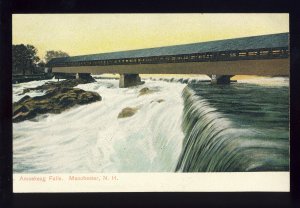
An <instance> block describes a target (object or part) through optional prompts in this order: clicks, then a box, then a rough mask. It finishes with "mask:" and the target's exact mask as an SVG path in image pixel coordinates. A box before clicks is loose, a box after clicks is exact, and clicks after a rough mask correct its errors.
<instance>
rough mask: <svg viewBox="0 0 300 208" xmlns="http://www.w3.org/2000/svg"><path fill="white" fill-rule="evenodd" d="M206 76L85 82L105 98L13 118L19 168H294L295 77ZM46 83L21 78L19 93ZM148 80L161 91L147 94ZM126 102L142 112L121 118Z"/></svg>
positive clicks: (15, 163)
mask: <svg viewBox="0 0 300 208" xmlns="http://www.w3.org/2000/svg"><path fill="white" fill-rule="evenodd" d="M160 79H161V78H160ZM200 79H201V78H190V79H187V78H172V79H168V80H165V78H163V80H164V81H162V80H160V81H159V80H156V81H154V80H155V79H152V78H151V80H149V79H148V80H146V83H145V84H144V85H141V86H136V87H132V88H125V89H120V88H118V80H104V79H101V80H99V81H98V82H95V83H90V84H84V85H79V86H77V87H78V88H81V89H83V90H88V91H95V92H98V93H99V94H100V95H101V97H102V101H100V102H95V103H91V104H88V105H83V106H76V107H74V108H72V109H69V110H67V111H64V112H62V113H61V114H58V115H55V114H46V115H42V116H40V117H37V118H35V119H32V120H28V121H23V122H20V123H14V124H13V171H14V173H87V172H90V173H93V172H111V173H112V172H175V171H177V172H206V171H211V172H217V171H226V172H228V171H274V170H275V171H287V170H289V141H288V138H289V135H288V132H289V130H288V123H289V122H288V120H289V118H288V86H287V85H288V84H287V85H286V83H288V80H284V81H283V83H284V84H283V85H282V84H279V85H278V86H277V83H281V81H282V80H280V79H279V80H276V78H270V79H266V80H258V83H268V82H267V81H268V80H269V81H270V80H271V82H273V81H274V83H275V84H274V83H270V85H271V87H270V86H259V85H255V84H251V83H250V84H249V83H245V84H244V83H238V84H232V85H228V86H213V85H210V84H205V83H202V82H201V83H200V82H199V80H200ZM205 79H207V78H205ZM52 81H53V80H52ZM165 81H167V82H165ZM202 81H203V80H202ZM44 82H45V81H36V82H28V83H21V84H15V85H13V93H14V94H13V100H14V101H17V100H18V99H20V98H21V97H22V96H24V95H19V94H20V93H21V92H22V91H23V89H24V88H25V87H36V86H38V85H41V84H43V83H44ZM171 82H172V83H171ZM180 82H181V83H180ZM186 84H188V86H186ZM144 87H148V88H149V89H151V90H153V93H149V94H146V95H142V96H140V95H139V91H140V90H141V89H142V88H144ZM43 93H44V92H30V93H27V95H30V96H39V95H42V94H43ZM126 107H133V108H136V109H137V112H136V113H135V114H134V115H133V116H131V117H127V118H118V114H119V113H120V112H121V111H122V109H124V108H126Z"/></svg>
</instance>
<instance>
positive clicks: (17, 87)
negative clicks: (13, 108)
mask: <svg viewBox="0 0 300 208" xmlns="http://www.w3.org/2000/svg"><path fill="white" fill-rule="evenodd" d="M60 80H61V81H62V80H64V79H60ZM55 81H57V79H55V78H53V79H45V80H39V81H31V82H24V83H19V84H13V97H12V98H13V102H17V101H19V100H20V99H21V98H22V97H24V95H29V96H30V97H35V96H42V95H44V94H45V92H44V91H37V90H35V91H30V92H28V93H26V94H22V93H23V90H24V89H25V88H34V87H37V86H40V85H43V84H45V83H46V82H55Z"/></svg>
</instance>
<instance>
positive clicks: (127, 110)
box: [118, 107, 138, 118]
mask: <svg viewBox="0 0 300 208" xmlns="http://www.w3.org/2000/svg"><path fill="white" fill-rule="evenodd" d="M137 111H138V108H130V107H127V108H124V109H123V110H122V111H121V112H120V113H119V115H118V118H127V117H131V116H133V115H134V114H135V113H136V112H137Z"/></svg>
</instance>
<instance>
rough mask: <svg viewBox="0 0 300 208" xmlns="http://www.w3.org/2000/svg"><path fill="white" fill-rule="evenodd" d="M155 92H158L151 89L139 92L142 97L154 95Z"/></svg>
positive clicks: (146, 88)
mask: <svg viewBox="0 0 300 208" xmlns="http://www.w3.org/2000/svg"><path fill="white" fill-rule="evenodd" d="M153 92H156V90H151V89H149V88H148V87H144V88H142V89H141V90H140V92H139V96H142V95H147V94H150V93H153Z"/></svg>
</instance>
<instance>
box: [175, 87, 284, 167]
mask: <svg viewBox="0 0 300 208" xmlns="http://www.w3.org/2000/svg"><path fill="white" fill-rule="evenodd" d="M182 97H183V100H184V109H183V111H184V112H183V121H182V129H183V132H184V135H185V138H184V141H183V148H182V152H181V155H180V157H179V161H178V164H177V167H176V170H177V171H179V172H239V171H241V172H242V171H286V170H288V169H289V164H288V160H287V159H286V158H288V157H289V149H288V141H286V140H280V139H272V138H268V137H267V136H265V135H263V133H261V132H259V131H257V130H255V129H245V128H241V127H239V125H238V124H236V123H233V122H232V121H230V120H229V119H228V118H226V116H225V115H223V114H222V113H220V112H218V109H216V108H213V107H211V106H210V103H209V102H208V101H206V100H205V99H204V98H203V97H201V96H199V95H196V94H195V92H194V91H193V90H192V89H190V88H189V86H187V87H185V88H184V90H183V93H182Z"/></svg>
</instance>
